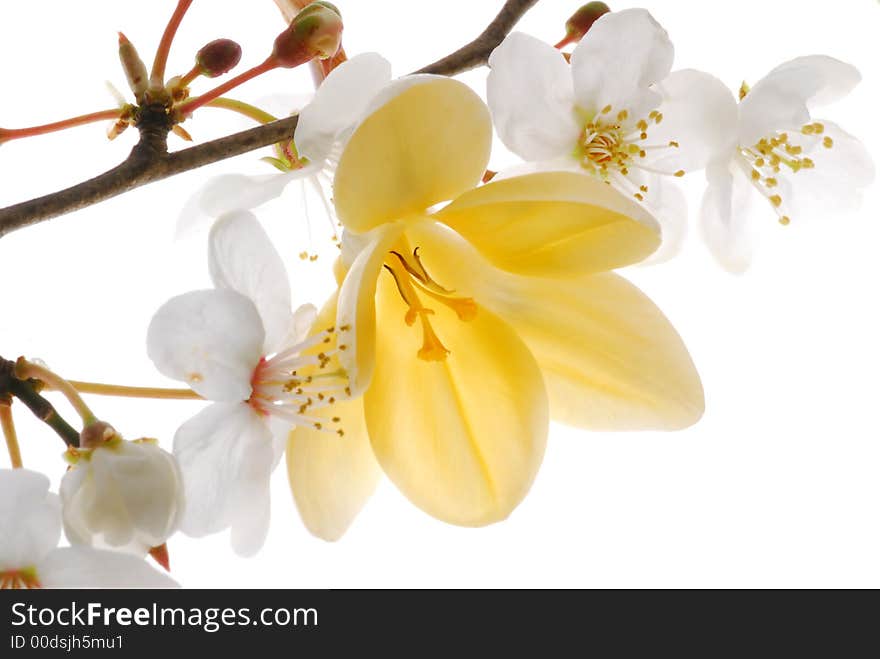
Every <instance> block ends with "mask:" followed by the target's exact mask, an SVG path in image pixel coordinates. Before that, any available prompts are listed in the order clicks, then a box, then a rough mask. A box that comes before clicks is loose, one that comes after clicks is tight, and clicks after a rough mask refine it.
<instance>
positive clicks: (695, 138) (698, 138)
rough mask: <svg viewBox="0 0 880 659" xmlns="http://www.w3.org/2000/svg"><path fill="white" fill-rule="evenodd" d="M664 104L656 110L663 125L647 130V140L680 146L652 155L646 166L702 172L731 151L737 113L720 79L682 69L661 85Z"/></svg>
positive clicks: (730, 96)
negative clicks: (661, 116)
mask: <svg viewBox="0 0 880 659" xmlns="http://www.w3.org/2000/svg"><path fill="white" fill-rule="evenodd" d="M657 91H659V92H660V93H661V94H662V95H663V102H662V103H661V104H660V106H659V107H658V108H657V110H658V111H659V112H660V113H661V114H662V115H663V120H662V121H661V123H660V124H657V125H652V126H650V128H649V129H648V142H649V143H650V144H652V145H660V146H667V145H669V144H670V142H675V143H676V144H678V147H677V148H675V147H672V148H663V149H657V150H654V151H651V152H649V158H648V159H647V162H649V163H650V165H651V166H652V167H655V168H657V169H661V170H663V171H667V172H672V173H674V172H676V171H678V170H684V171H686V172H692V171H696V170H699V169H703V168H704V167H705V166H706V165H707V164H708V163H709V162H711V161H713V160H715V159H717V158H719V157H720V156H722V155H727V154H730V153H732V152H733V150H734V149H735V148H736V131H737V121H738V120H739V112H738V110H737V106H736V100H735V99H734V97H733V94H731V93H730V90H729V89H728V88H727V87H726V86H725V85H724V84H723V83H722V82H721V81H720V80H718V79H717V78H715V77H714V76H711V75H709V74H708V73H703V72H702V71H695V70H693V69H683V70H681V71H675V72H673V73H671V74H670V75H669V77H668V78H666V79H665V80H664V81H663V82H662V83H660V84H658V85H657Z"/></svg>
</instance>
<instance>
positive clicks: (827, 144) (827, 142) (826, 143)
mask: <svg viewBox="0 0 880 659" xmlns="http://www.w3.org/2000/svg"><path fill="white" fill-rule="evenodd" d="M822 146H824V147H825V148H826V149H830V148H831V147H833V146H834V140H833V139H831V138H830V137H828V136H827V135H826V136H825V139H823V140H822Z"/></svg>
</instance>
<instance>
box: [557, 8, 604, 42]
mask: <svg viewBox="0 0 880 659" xmlns="http://www.w3.org/2000/svg"><path fill="white" fill-rule="evenodd" d="M610 11H611V9H610V8H609V7H608V5H606V4H605V3H604V2H590V3H587V4H585V5H584V6H583V7H581V8H580V9H578V10H577V11H576V12H575V13H574V14H572V16H571V18H569V19H568V20H567V21H566V22H565V39H564V40H563V43H564V44H569V43H577V42H578V41H580V40H581V39H583V38H584V35H586V33H587V32H589V30H590V28H591V27H593V23H595V22H596V21H597V20H599V18H601V17H602V16H604V15H605V14H607V13H608V12H610Z"/></svg>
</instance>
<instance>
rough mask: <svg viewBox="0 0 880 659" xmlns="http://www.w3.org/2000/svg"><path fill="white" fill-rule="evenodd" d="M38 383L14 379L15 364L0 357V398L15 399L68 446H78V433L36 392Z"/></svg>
mask: <svg viewBox="0 0 880 659" xmlns="http://www.w3.org/2000/svg"><path fill="white" fill-rule="evenodd" d="M38 384H39V383H35V382H32V381H31V380H20V379H18V378H17V377H15V362H11V361H8V360H6V359H3V358H2V357H0V397H6V396H12V397H14V398H17V399H18V400H20V401H21V402H22V403H24V404H25V406H26V407H27V408H28V409H29V410H30V411H31V413H32V414H33V415H34V416H35V417H37V418H38V419H39V420H40V421H42V422H43V423H45V424H46V425H47V426H49V427H50V428H51V429H52V430H54V431H55V433H56V434H57V435H58V436H59V437H60V438H61V439H63V440H64V443H65V444H67V445H68V446H79V432H77V430H76V429H74V428H73V427H72V426H71V425H70V424H69V423H67V421H65V420H64V419H63V418H62V417H61V415H60V414H58V412H57V411H56V409H55V408H54V407H53V406H52V403H50V402H49V401H48V400H46V399H45V398H43V397H42V396H41V395H40V393H39V392H38V391H37V389H36V387H37V385H38Z"/></svg>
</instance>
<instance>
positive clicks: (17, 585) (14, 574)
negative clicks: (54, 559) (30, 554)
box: [0, 567, 43, 590]
mask: <svg viewBox="0 0 880 659" xmlns="http://www.w3.org/2000/svg"><path fill="white" fill-rule="evenodd" d="M42 587H43V586H42V585H41V584H40V581H39V579H37V570H36V568H32V567H29V568H25V569H23V570H7V571H6V572H0V590H33V589H35V588H42Z"/></svg>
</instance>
